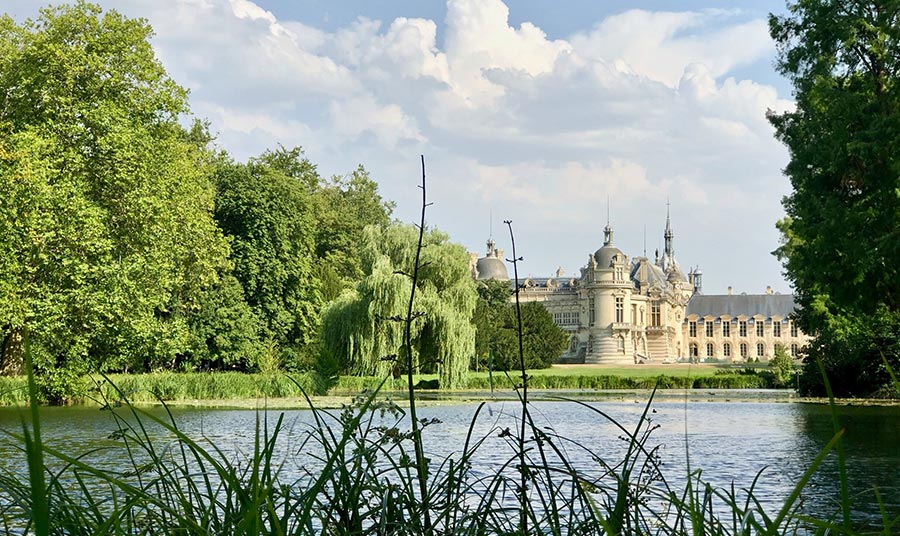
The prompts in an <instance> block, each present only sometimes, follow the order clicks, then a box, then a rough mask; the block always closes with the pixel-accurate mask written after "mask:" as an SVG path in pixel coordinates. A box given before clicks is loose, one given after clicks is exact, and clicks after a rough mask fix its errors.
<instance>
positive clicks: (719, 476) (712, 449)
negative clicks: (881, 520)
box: [0, 399, 900, 519]
mask: <svg viewBox="0 0 900 536" xmlns="http://www.w3.org/2000/svg"><path fill="white" fill-rule="evenodd" d="M476 408H477V404H474V403H451V404H447V405H429V406H426V407H421V408H419V416H420V417H421V418H427V419H437V420H438V421H439V422H437V423H435V424H432V425H430V426H428V427H427V428H426V429H425V431H424V437H425V447H426V450H427V451H428V455H429V457H431V458H432V459H433V460H441V459H443V458H445V457H446V456H449V455H452V454H454V453H458V452H459V450H460V449H461V448H462V445H463V442H464V439H465V436H466V433H467V432H468V430H469V427H470V424H472V418H473V415H474V413H475V410H476ZM644 409H645V404H644V403H642V402H639V401H629V402H624V401H601V402H586V403H585V405H579V404H575V403H573V402H561V401H539V402H535V403H534V404H533V408H532V416H533V419H534V421H535V424H536V425H537V426H538V427H540V428H541V429H542V430H545V432H546V433H548V434H555V435H558V436H560V437H564V438H567V440H568V441H561V440H560V441H558V444H559V445H561V446H562V447H564V448H565V450H566V453H567V456H568V457H569V459H570V460H571V461H572V463H573V465H575V466H576V467H578V468H579V469H582V470H585V471H588V472H590V471H595V472H596V471H598V470H599V469H598V466H597V462H596V459H597V458H601V459H604V460H607V461H609V462H615V461H617V460H619V459H620V458H621V457H622V455H623V453H624V452H625V450H626V448H627V444H626V442H625V441H623V440H622V439H621V436H622V435H623V434H622V431H621V430H620V429H618V428H617V427H616V426H615V425H614V424H612V423H611V422H610V421H609V420H607V419H606V418H604V417H602V416H601V415H600V414H599V413H597V411H596V410H599V411H602V412H603V413H605V414H606V415H608V416H609V417H610V418H612V419H614V420H615V421H617V422H618V423H620V424H622V425H623V426H624V427H625V428H628V429H633V428H634V427H635V426H636V425H637V423H638V422H639V420H640V416H641V414H642V413H643V411H644ZM837 409H838V412H839V416H840V422H841V425H842V426H843V427H844V428H845V429H846V432H845V436H844V441H845V442H844V449H845V452H846V456H847V460H848V472H849V474H848V476H849V485H850V489H851V493H852V494H854V495H856V499H855V503H854V509H855V511H856V514H855V515H856V517H857V518H858V519H865V518H868V517H870V516H874V515H876V513H877V505H876V503H875V501H874V494H873V493H872V491H871V490H872V488H873V486H877V488H878V490H879V492H880V493H881V496H882V499H883V500H885V501H886V504H885V506H886V507H887V509H888V512H890V513H891V514H893V515H894V516H897V515H900V406H840V407H838V408H837ZM120 411H121V410H120ZM518 411H519V408H518V406H517V404H515V403H514V402H511V401H505V402H504V401H491V402H488V403H487V404H486V405H485V406H484V408H483V409H482V411H481V413H480V415H479V418H478V419H477V421H475V423H474V424H472V426H473V429H474V432H475V434H474V435H475V436H476V437H479V436H482V435H486V436H487V439H486V441H485V443H484V445H482V447H481V448H480V449H479V451H478V453H477V455H476V457H475V464H474V469H473V472H474V474H476V475H478V474H489V473H490V472H492V471H496V470H497V469H498V468H499V467H500V466H501V465H502V464H503V463H504V462H505V461H506V460H507V459H508V458H509V457H511V456H512V455H513V451H512V450H511V448H510V446H509V443H508V438H502V437H500V435H501V434H500V433H499V432H500V430H502V429H504V428H506V427H510V428H512V429H513V430H515V427H516V424H515V417H516V416H517V415H518ZM830 411H831V410H830V409H829V407H828V406H826V405H822V404H810V403H798V402H788V403H784V402H777V403H776V402H765V401H754V402H742V401H729V402H698V401H677V400H672V399H667V400H659V401H654V402H653V404H652V406H651V407H650V408H649V412H648V417H649V418H650V419H651V423H650V425H651V426H653V427H654V428H655V429H654V430H653V431H652V433H651V435H650V437H649V440H648V441H647V445H648V446H651V447H652V446H658V447H659V449H658V455H659V460H660V462H661V464H662V473H663V475H664V477H665V478H666V480H667V481H668V483H669V484H670V485H671V487H672V488H673V489H676V490H681V489H683V486H684V482H685V478H686V475H687V470H688V469H687V468H688V463H689V464H690V468H691V469H692V470H695V469H702V476H703V479H704V480H705V481H707V482H709V483H711V484H713V485H715V486H721V487H728V486H730V485H731V484H732V483H734V485H735V487H736V489H741V488H746V487H748V486H750V485H751V483H752V482H753V480H754V477H755V476H756V475H757V473H759V472H760V471H764V472H763V476H762V477H761V478H760V481H759V483H758V484H757V488H756V492H755V493H756V496H757V498H759V499H760V500H761V501H762V502H763V504H764V506H765V507H766V510H767V512H769V513H770V514H774V513H776V512H777V508H778V506H780V504H781V503H782V501H783V500H784V498H785V497H786V496H787V495H788V494H789V493H790V490H791V489H792V488H793V486H794V484H795V483H796V482H797V481H798V479H799V478H800V476H801V475H802V474H803V472H804V471H805V470H806V468H807V467H808V466H809V463H810V462H811V460H813V458H815V456H816V455H817V454H818V453H819V452H820V451H821V449H822V448H823V447H824V446H825V445H826V444H827V443H828V441H829V440H830V439H831V437H832V435H833V431H832V423H831V413H830ZM154 412H157V413H159V414H162V411H161V410H159V409H157V410H154ZM172 412H173V414H174V417H175V420H176V422H177V424H178V426H179V428H180V429H181V430H182V431H184V432H185V433H186V434H187V435H189V436H191V437H194V438H198V439H200V438H204V441H206V442H207V443H206V444H207V445H215V446H216V447H218V448H221V449H222V450H223V451H224V452H226V453H227V455H228V456H233V457H236V458H239V457H241V456H242V453H246V452H248V451H251V450H252V445H253V438H254V430H255V425H256V422H257V418H258V414H257V412H256V411H254V410H228V409H196V408H191V409H186V408H173V409H172ZM282 413H283V414H284V422H285V424H286V429H285V431H284V432H283V434H282V436H281V442H280V447H279V453H278V455H279V456H281V457H283V458H284V459H286V460H287V461H288V463H286V464H285V466H284V469H283V471H284V474H283V480H286V481H291V480H292V479H294V478H301V477H302V476H303V474H304V470H305V468H307V467H310V466H311V465H315V464H316V463H317V462H316V461H315V459H314V456H313V455H312V454H313V453H311V452H301V451H298V446H299V445H301V443H302V442H303V439H305V438H306V436H307V433H308V431H309V430H310V423H311V420H312V416H311V412H310V411H308V410H287V411H275V410H270V411H269V412H268V413H267V414H265V418H267V419H268V420H269V422H271V423H274V420H275V419H276V418H277V417H278V415H280V414H282ZM333 413H337V411H335V412H333ZM41 414H42V422H43V434H44V438H45V441H46V442H47V443H48V444H51V445H54V446H57V447H60V448H62V449H64V450H65V451H66V452H67V453H69V454H75V453H81V452H86V451H88V450H90V449H93V448H101V447H111V446H112V447H115V446H116V445H117V444H116V442H115V441H113V440H111V439H109V436H110V434H112V433H113V432H114V431H115V430H116V425H115V423H114V421H113V419H112V418H111V415H110V412H108V411H100V410H98V409H96V408H83V407H75V408H43V409H42V410H41ZM0 427H2V428H3V429H4V430H9V431H12V432H19V431H21V415H20V413H19V411H18V410H16V409H10V408H5V409H0ZM156 433H159V434H160V436H161V437H162V436H164V435H165V434H163V432H162V431H161V430H157V432H156ZM162 439H165V437H162ZM307 448H308V447H307ZM0 456H2V459H3V460H5V462H2V461H0V463H7V464H10V465H12V466H13V467H14V468H15V467H18V468H21V463H22V462H21V455H20V453H18V452H17V451H16V449H15V446H14V445H12V444H10V443H9V441H6V442H5V443H4V444H3V445H0ZM835 460H836V458H835V456H834V455H831V456H829V458H828V459H827V460H826V462H825V464H824V465H823V467H822V468H820V470H819V472H818V473H817V474H816V475H815V476H814V477H813V479H812V481H811V482H810V484H809V486H808V487H807V488H806V491H805V492H804V494H803V500H804V501H805V502H804V508H805V509H806V510H807V511H808V512H810V513H813V514H814V515H817V516H819V517H824V516H827V515H830V514H831V513H833V512H835V511H836V510H837V504H838V500H839V499H838V497H839V495H838V482H839V479H838V477H837V466H836V461H835ZM97 463H98V464H109V466H110V467H122V466H123V465H125V464H127V463H128V460H127V458H126V457H125V453H124V452H123V450H122V449H117V448H112V449H106V450H104V451H103V454H102V456H101V457H99V458H98V459H97Z"/></svg>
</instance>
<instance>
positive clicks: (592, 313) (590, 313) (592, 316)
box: [588, 296, 597, 327]
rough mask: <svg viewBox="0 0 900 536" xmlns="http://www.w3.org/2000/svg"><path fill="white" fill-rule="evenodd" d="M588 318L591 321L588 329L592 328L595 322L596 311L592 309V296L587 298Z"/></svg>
mask: <svg viewBox="0 0 900 536" xmlns="http://www.w3.org/2000/svg"><path fill="white" fill-rule="evenodd" d="M588 318H589V319H590V321H591V326H590V327H594V323H595V322H596V321H597V310H596V309H595V308H594V297H593V296H591V297H590V298H588Z"/></svg>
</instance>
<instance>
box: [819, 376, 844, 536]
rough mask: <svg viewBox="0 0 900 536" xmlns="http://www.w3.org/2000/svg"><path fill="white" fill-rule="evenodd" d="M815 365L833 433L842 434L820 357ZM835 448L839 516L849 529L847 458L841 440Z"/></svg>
mask: <svg viewBox="0 0 900 536" xmlns="http://www.w3.org/2000/svg"><path fill="white" fill-rule="evenodd" d="M816 365H818V367H819V372H820V373H821V374H822V382H823V383H824V385H825V392H826V393H828V407H829V408H830V409H831V424H832V426H833V428H834V434H835V436H836V437H840V436H841V435H842V434H843V429H842V428H841V425H840V422H838V416H837V405H836V404H835V403H834V391H832V390H831V382H830V381H828V374H827V373H826V372H825V364H824V363H822V359H821V358H817V359H816ZM836 450H837V458H838V459H837V462H838V477H839V478H840V483H841V516H842V518H843V522H844V529H845V530H849V529H850V488H849V485H848V483H847V458H846V456H845V455H844V443H843V441H838V443H837V449H836Z"/></svg>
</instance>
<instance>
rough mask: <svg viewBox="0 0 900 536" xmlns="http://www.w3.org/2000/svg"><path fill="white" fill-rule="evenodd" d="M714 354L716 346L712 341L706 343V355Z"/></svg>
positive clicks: (711, 355)
mask: <svg viewBox="0 0 900 536" xmlns="http://www.w3.org/2000/svg"><path fill="white" fill-rule="evenodd" d="M715 355H716V347H715V346H713V343H711V342H708V343H706V357H713V356H715Z"/></svg>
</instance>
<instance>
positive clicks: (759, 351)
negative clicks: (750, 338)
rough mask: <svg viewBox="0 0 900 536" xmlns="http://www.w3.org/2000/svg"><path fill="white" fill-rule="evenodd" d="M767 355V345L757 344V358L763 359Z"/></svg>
mask: <svg viewBox="0 0 900 536" xmlns="http://www.w3.org/2000/svg"><path fill="white" fill-rule="evenodd" d="M764 355H766V345H765V344H763V343H761V342H758V343H756V357H763V356H764Z"/></svg>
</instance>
